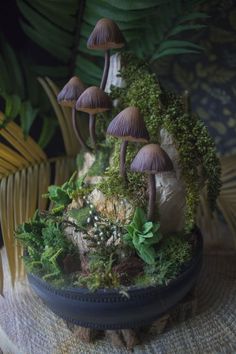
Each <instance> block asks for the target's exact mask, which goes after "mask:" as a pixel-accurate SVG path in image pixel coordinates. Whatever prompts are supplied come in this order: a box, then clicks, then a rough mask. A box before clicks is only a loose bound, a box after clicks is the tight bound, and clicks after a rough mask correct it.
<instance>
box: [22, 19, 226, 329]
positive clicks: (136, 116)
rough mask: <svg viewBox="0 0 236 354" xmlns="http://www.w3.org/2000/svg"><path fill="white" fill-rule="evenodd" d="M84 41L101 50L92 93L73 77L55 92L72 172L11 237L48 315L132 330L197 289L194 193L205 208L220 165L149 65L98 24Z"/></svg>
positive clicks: (111, 26)
mask: <svg viewBox="0 0 236 354" xmlns="http://www.w3.org/2000/svg"><path fill="white" fill-rule="evenodd" d="M87 44H88V48H90V49H91V50H101V51H104V54H105V65H104V72H103V77H102V80H101V85H100V87H96V86H92V87H88V88H86V87H85V85H84V84H83V83H82V82H81V80H80V78H79V77H76V76H75V77H72V78H71V79H70V80H69V82H68V83H67V84H66V85H65V86H64V87H63V88H62V90H61V92H60V93H59V94H58V103H59V104H60V105H63V106H67V107H69V108H70V109H71V119H72V121H73V126H74V130H75V132H76V136H77V138H78V140H79V142H80V145H81V151H80V153H79V154H78V157H77V167H78V170H77V171H76V172H75V173H74V174H73V176H72V177H71V178H70V180H68V181H67V182H66V183H64V184H63V185H62V186H54V185H53V186H50V187H49V189H48V194H47V195H46V196H45V197H47V198H49V199H50V201H51V202H52V204H51V208H50V209H49V210H47V211H37V212H36V213H35V215H34V217H33V219H32V220H31V221H29V222H27V223H25V224H23V225H21V226H20V227H19V228H18V230H17V232H16V237H17V238H18V239H20V240H21V241H22V242H23V244H24V245H25V256H24V260H25V264H26V267H27V270H28V279H29V282H30V284H31V286H32V288H33V289H34V290H35V292H36V293H37V294H38V295H39V296H40V297H41V298H42V300H43V301H44V302H45V303H46V305H47V306H49V308H51V310H52V311H54V312H55V313H57V314H58V315H59V316H61V317H62V318H64V319H65V320H68V321H70V322H73V323H75V324H78V325H79V326H81V327H86V328H91V329H98V330H119V329H131V328H132V329H133V328H139V327H141V326H143V325H145V324H149V323H151V322H153V321H154V320H156V319H157V318H159V317H160V316H162V315H163V314H164V313H166V312H167V311H169V310H170V309H171V308H173V307H174V306H175V305H176V304H177V303H178V302H179V301H180V300H181V299H182V298H183V297H184V296H185V295H186V294H187V293H188V292H189V291H190V290H191V289H192V287H193V286H194V284H195V282H196V279H197V275H198V273H199V271H200V268H201V263H202V248H203V245H202V236H201V233H200V231H199V230H198V228H197V225H196V214H197V208H198V204H199V200H200V195H201V191H202V190H203V189H206V190H207V193H208V199H209V205H210V206H211V209H212V210H213V209H214V208H215V202H216V199H217V196H218V194H219V190H220V164H219V161H218V158H217V156H216V152H215V146H214V142H213V140H212V138H211V137H210V136H209V134H208V130H207V128H206V126H205V125H204V124H203V122H202V121H201V119H200V118H199V117H198V116H197V115H196V114H194V113H192V111H191V102H190V96H189V94H188V92H185V93H184V94H183V95H182V96H177V95H175V94H173V93H170V92H167V91H166V90H164V89H163V88H162V87H161V85H160V83H159V81H158V78H157V77H156V75H155V74H153V73H152V72H151V70H150V68H149V66H148V64H147V63H145V62H143V61H141V60H139V59H137V58H136V57H135V56H134V55H133V54H132V53H130V52H126V51H125V50H124V48H123V47H124V46H125V41H124V37H123V35H122V33H121V31H120V30H119V28H118V26H117V25H116V24H115V23H114V22H113V21H111V20H109V19H101V20H100V21H98V23H97V24H96V26H95V28H94V30H93V32H92V33H91V35H90V37H89V39H88V42H87ZM120 48H122V49H121V51H119V52H117V53H116V54H113V55H112V56H110V52H111V51H113V50H117V49H120ZM86 119H88V126H89V134H88V135H89V136H88V137H87V136H86V135H85V134H84V133H82V132H81V124H83V123H84V121H85V120H86Z"/></svg>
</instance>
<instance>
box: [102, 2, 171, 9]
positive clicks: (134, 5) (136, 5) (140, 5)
mask: <svg viewBox="0 0 236 354" xmlns="http://www.w3.org/2000/svg"><path fill="white" fill-rule="evenodd" d="M102 1H103V2H106V3H108V4H109V5H112V6H114V7H116V8H118V9H122V10H142V9H146V8H151V7H156V6H158V5H161V4H165V3H166V0H146V1H141V0H138V1H137V0H128V1H127V0H119V1H116V0H102Z"/></svg>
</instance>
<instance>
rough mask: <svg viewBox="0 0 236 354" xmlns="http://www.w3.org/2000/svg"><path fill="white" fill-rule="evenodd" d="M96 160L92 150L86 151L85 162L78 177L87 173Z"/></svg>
mask: <svg viewBox="0 0 236 354" xmlns="http://www.w3.org/2000/svg"><path fill="white" fill-rule="evenodd" d="M94 161H95V155H94V154H93V153H90V152H85V153H84V164H83V167H82V168H81V169H80V170H79V171H78V177H82V176H84V175H85V174H86V173H88V170H89V169H90V167H91V166H92V165H93V163H94Z"/></svg>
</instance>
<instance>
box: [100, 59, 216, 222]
mask: <svg viewBox="0 0 236 354" xmlns="http://www.w3.org/2000/svg"><path fill="white" fill-rule="evenodd" d="M120 75H121V77H122V78H123V79H124V80H125V83H126V86H125V87H124V88H116V87H113V88H112V93H111V96H112V98H113V99H117V98H118V99H119V107H118V108H117V109H119V110H121V109H124V108H125V107H128V106H136V107H138V108H140V110H141V112H142V114H143V117H144V120H145V123H146V126H147V128H148V131H149V134H150V140H151V142H152V143H158V140H159V132H160V129H161V128H165V129H166V130H167V131H168V132H169V133H170V134H171V135H172V137H173V139H174V141H175V144H176V148H177V150H178V152H179V157H180V166H181V170H182V177H183V179H184V182H185V187H186V210H185V223H186V228H187V229H190V228H191V227H192V226H193V224H194V222H195V215H196V209H197V206H198V203H199V195H200V190H201V188H202V187H203V183H204V182H205V183H206V184H207V189H208V200H209V206H210V208H211V209H212V210H213V209H214V208H215V205H216V199H217V197H218V195H219V191H220V186H221V182H220V172H221V169H220V163H219V160H218V157H217V155H216V150H215V144H214V141H213V139H212V138H211V137H210V135H209V133H208V130H207V128H206V126H205V125H204V123H203V122H202V121H201V119H200V118H199V117H198V116H197V115H196V114H192V113H190V112H186V109H185V107H184V103H183V98H182V97H177V96H175V95H173V94H170V93H166V92H163V91H162V90H161V88H160V85H159V83H158V81H157V79H156V77H155V75H154V74H152V73H150V71H149V68H148V66H147V65H146V64H145V63H143V62H142V61H140V60H138V59H137V58H134V57H133V55H132V54H130V53H123V54H122V69H121V71H120ZM109 141H110V145H113V146H114V154H113V161H112V164H111V166H110V167H109V168H108V169H107V171H106V173H105V175H106V177H107V178H106V179H105V180H104V181H103V182H102V183H101V185H100V186H99V188H100V189H102V191H103V192H104V193H106V194H108V195H111V194H113V195H114V193H115V194H116V195H119V196H123V197H129V198H131V199H132V201H133V202H134V203H135V204H136V205H138V204H139V205H140V204H142V205H144V204H145V200H146V196H145V180H144V177H143V176H142V177H140V174H134V173H129V172H128V178H129V184H128V186H127V185H124V183H122V181H121V179H120V178H119V149H120V141H119V140H115V141H114V139H112V140H109ZM108 144H109V142H108ZM138 148H140V145H139V146H138V145H137V144H136V145H135V144H129V145H128V153H127V166H129V165H130V163H131V161H132V159H133V157H134V155H135V154H136V152H137V151H138ZM137 191H138V192H137Z"/></svg>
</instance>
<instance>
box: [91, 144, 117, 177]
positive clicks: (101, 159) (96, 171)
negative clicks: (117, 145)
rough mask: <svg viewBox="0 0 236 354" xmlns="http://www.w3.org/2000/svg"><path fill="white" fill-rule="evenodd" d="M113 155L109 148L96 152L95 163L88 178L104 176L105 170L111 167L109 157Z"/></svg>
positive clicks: (101, 148) (103, 147) (102, 148)
mask: <svg viewBox="0 0 236 354" xmlns="http://www.w3.org/2000/svg"><path fill="white" fill-rule="evenodd" d="M110 154H111V149H110V147H109V146H101V145H100V147H99V150H98V151H97V152H96V156H95V161H94V163H93V164H92V166H91V167H90V169H89V171H88V173H87V175H88V176H101V175H103V173H104V171H105V169H106V168H107V167H108V166H109V157H110Z"/></svg>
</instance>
